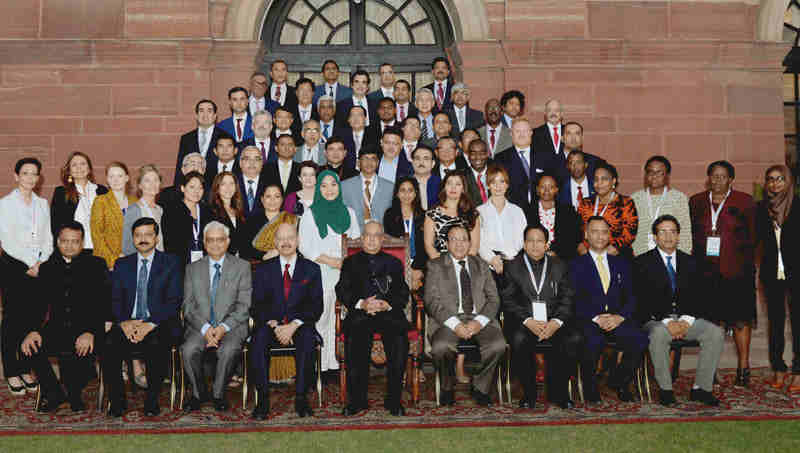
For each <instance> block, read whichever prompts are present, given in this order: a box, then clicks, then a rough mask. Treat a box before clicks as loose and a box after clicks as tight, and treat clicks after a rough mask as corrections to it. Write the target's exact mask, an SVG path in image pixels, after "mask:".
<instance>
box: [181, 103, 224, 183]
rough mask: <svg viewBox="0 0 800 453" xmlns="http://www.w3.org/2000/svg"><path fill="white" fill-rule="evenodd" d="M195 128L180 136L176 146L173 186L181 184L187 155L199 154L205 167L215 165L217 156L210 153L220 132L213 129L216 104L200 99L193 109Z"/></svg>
mask: <svg viewBox="0 0 800 453" xmlns="http://www.w3.org/2000/svg"><path fill="white" fill-rule="evenodd" d="M194 113H195V120H196V122H197V128H196V129H194V130H192V131H189V132H187V133H185V134H183V135H182V136H181V141H180V144H179V145H178V161H177V163H176V164H175V178H174V180H173V184H175V185H179V184H180V183H181V182H183V175H184V174H185V173H188V172H183V171H181V170H182V167H183V159H184V158H185V157H186V155H187V154H191V153H200V155H201V156H202V157H203V158H204V159H206V167H208V166H212V165H216V160H217V156H216V155H215V154H214V153H213V152H211V151H213V149H214V146H215V145H216V143H217V139H218V138H219V135H220V133H221V132H223V131H222V130H221V129H220V128H218V127H215V123H216V122H217V104H215V103H214V101H212V100H210V99H201V100H200V101H198V102H197V104H196V105H195V107H194Z"/></svg>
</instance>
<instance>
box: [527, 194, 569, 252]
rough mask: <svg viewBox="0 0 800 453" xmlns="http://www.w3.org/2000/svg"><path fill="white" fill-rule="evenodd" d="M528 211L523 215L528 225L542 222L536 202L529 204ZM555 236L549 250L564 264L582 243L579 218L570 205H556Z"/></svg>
mask: <svg viewBox="0 0 800 453" xmlns="http://www.w3.org/2000/svg"><path fill="white" fill-rule="evenodd" d="M529 210H530V212H526V213H525V218H527V219H528V223H529V224H531V225H540V224H541V223H542V222H541V219H540V218H539V203H538V200H537V201H536V202H534V203H533V204H531V206H530V208H529ZM555 236H556V237H555V240H554V241H553V242H552V243H551V244H550V250H552V251H553V252H555V254H556V255H558V257H559V258H561V259H562V260H564V262H569V260H571V259H572V258H574V257H575V255H577V254H578V244H580V242H581V241H583V228H582V224H581V218H580V217H579V216H578V213H577V212H575V209H573V207H572V205H567V204H561V203H556V226H555ZM551 239H552V238H551Z"/></svg>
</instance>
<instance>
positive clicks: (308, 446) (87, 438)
mask: <svg viewBox="0 0 800 453" xmlns="http://www.w3.org/2000/svg"><path fill="white" fill-rule="evenodd" d="M798 449H800V421H760V422H747V421H740V422H706V423H664V424H659V423H644V424H636V425H587V426H576V425H572V426H536V427H523V428H456V429H417V430H391V431H390V430H385V431H383V430H378V431H346V430H342V431H331V432H293V433H271V432H266V433H244V434H176V435H115V436H91V435H73V436H55V435H53V436H31V437H26V436H11V437H5V438H2V439H0V451H3V452H15V453H16V452H38V451H41V452H48V453H50V452H70V453H78V452H106V451H113V452H120V453H122V452H129V451H130V452H142V451H150V452H154V453H161V452H170V453H171V452H192V453H199V452H236V451H240V452H243V453H244V452H251V451H259V452H269V453H272V452H283V451H288V452H294V453H297V452H306V451H324V452H325V453H333V452H362V451H363V452H369V453H378V452H388V451H403V452H409V451H411V452H422V453H439V452H441V453H444V452H458V453H465V452H481V453H494V452H501V453H507V452H510V451H541V452H545V451H546V452H554V451H564V452H594V451H598V452H606V451H607V452H614V453H622V452H629V451H630V452H637V453H641V452H649V451H659V452H660V451H681V452H691V453H698V452H726V453H728V452H754V451H769V452H774V451H784V452H793V451H798Z"/></svg>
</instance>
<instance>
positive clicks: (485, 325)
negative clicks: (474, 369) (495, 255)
mask: <svg viewBox="0 0 800 453" xmlns="http://www.w3.org/2000/svg"><path fill="white" fill-rule="evenodd" d="M469 241H470V238H469V232H468V231H467V230H466V229H465V228H464V227H462V226H454V227H452V228H451V229H450V231H448V233H447V249H448V251H449V252H448V253H446V254H443V255H441V256H440V257H438V258H436V259H433V260H430V261H428V274H427V277H426V282H425V310H426V311H427V313H428V316H429V318H428V319H429V321H428V333H429V336H430V342H431V355H432V356H433V363H434V365H435V366H436V367H437V369H438V370H439V371H440V373H441V375H442V393H441V398H440V403H441V404H442V405H447V406H451V405H453V404H454V401H455V400H454V397H453V396H454V394H453V384H454V381H455V376H454V372H453V363H454V362H455V359H456V354H457V351H456V349H457V346H458V344H459V342H461V341H462V340H463V341H469V340H474V341H475V342H477V343H478V345H479V347H480V357H481V363H480V367H479V371H478V373H477V375H475V376H474V378H473V385H472V388H471V389H470V393H471V394H472V397H473V398H474V399H475V402H476V403H478V405H481V406H489V405H490V404H491V398H490V397H489V389H490V388H491V386H492V380H493V378H494V371H495V368H496V367H497V364H498V363H499V361H500V359H501V358H502V356H503V353H504V352H505V350H506V341H505V338H504V337H503V332H502V330H501V329H500V324H499V323H498V322H497V310H498V309H499V308H500V298H499V297H498V295H497V287H496V286H495V283H494V278H493V277H492V273H491V272H490V271H489V266H488V265H487V264H486V263H485V262H484V261H483V260H481V259H480V258H477V257H474V256H467V251H468V250H469V244H470V242H469Z"/></svg>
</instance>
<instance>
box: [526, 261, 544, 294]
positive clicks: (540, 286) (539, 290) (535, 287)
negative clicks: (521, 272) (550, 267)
mask: <svg viewBox="0 0 800 453" xmlns="http://www.w3.org/2000/svg"><path fill="white" fill-rule="evenodd" d="M525 265H526V266H528V272H529V273H530V274H531V283H532V284H533V290H534V291H536V298H537V299H538V298H539V294H541V293H542V289H543V288H544V280H545V278H546V277H547V255H545V256H544V265H543V266H542V278H541V279H539V284H538V285H537V284H536V277H535V276H534V275H533V269H532V268H531V262H530V258H528V257H527V256H525Z"/></svg>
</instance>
